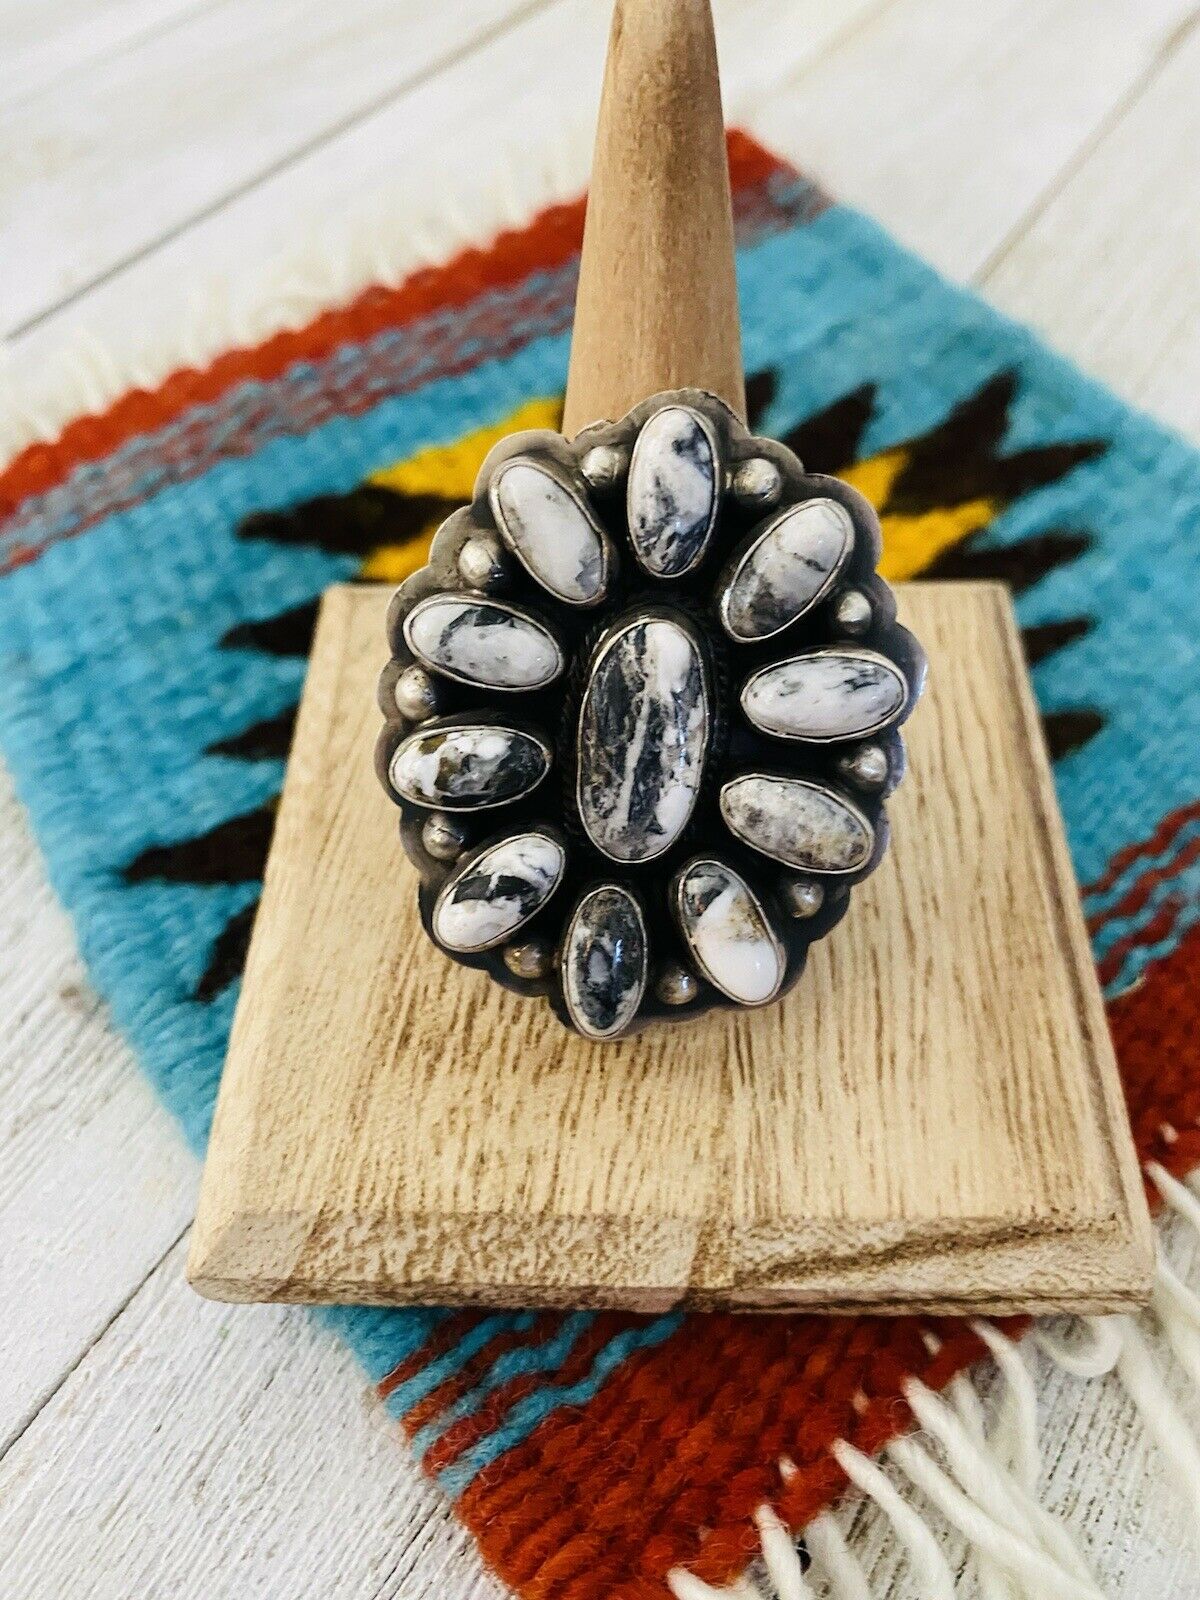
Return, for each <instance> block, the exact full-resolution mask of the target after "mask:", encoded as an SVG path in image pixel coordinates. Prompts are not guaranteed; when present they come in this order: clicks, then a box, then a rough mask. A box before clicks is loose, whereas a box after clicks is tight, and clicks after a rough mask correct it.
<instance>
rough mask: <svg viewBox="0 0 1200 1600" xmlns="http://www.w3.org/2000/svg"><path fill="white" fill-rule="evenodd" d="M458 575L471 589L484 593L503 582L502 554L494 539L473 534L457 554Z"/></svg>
mask: <svg viewBox="0 0 1200 1600" xmlns="http://www.w3.org/2000/svg"><path fill="white" fill-rule="evenodd" d="M458 575H459V577H460V578H461V579H462V581H463V582H464V583H465V584H466V585H467V586H468V588H471V589H481V590H484V591H485V592H486V591H487V590H489V589H495V588H498V587H499V585H500V584H501V583H503V581H504V576H505V572H504V554H503V552H502V551H501V549H500V546H499V545H498V544H497V543H496V541H495V540H494V539H488V538H485V537H484V535H483V534H475V535H473V536H472V537H471V538H470V539H468V540H467V542H466V543H465V544H464V545H463V547H462V549H461V550H460V551H459V552H458Z"/></svg>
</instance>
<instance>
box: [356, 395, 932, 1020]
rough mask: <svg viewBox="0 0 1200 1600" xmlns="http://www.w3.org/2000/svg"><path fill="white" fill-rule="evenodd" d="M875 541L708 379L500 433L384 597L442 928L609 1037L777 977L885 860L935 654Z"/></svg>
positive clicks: (387, 781)
mask: <svg viewBox="0 0 1200 1600" xmlns="http://www.w3.org/2000/svg"><path fill="white" fill-rule="evenodd" d="M879 555H880V535H879V523H878V520H877V519H876V516H875V513H874V512H873V510H872V509H871V507H870V505H869V504H868V502H867V501H866V500H865V499H864V498H863V497H862V495H860V494H859V493H858V492H857V491H856V490H855V489H853V488H851V487H850V485H849V484H846V483H843V482H842V481H841V480H840V479H837V478H831V477H825V476H821V475H817V474H811V473H806V472H805V471H804V469H803V467H802V466H801V464H800V462H799V461H798V460H797V458H796V457H795V455H794V454H793V453H792V452H791V451H790V450H788V449H787V448H786V447H785V446H783V445H781V444H778V443H777V442H776V441H774V440H771V439H763V438H756V437H754V436H753V435H752V434H750V433H749V432H748V430H747V429H746V428H745V426H744V425H743V424H742V423H741V422H740V421H739V420H738V419H737V418H736V417H735V416H734V415H733V413H732V412H731V411H730V410H729V409H728V407H726V406H725V405H724V404H723V403H722V402H721V401H719V400H717V399H716V398H715V397H714V396H713V395H710V394H706V393H704V392H702V391H700V390H696V389H683V390H678V391H675V392H672V393H667V394H659V395H655V396H653V397H652V398H651V399H649V400H645V401H643V402H642V403H641V404H640V405H638V406H635V407H634V409H633V410H632V411H631V412H629V414H628V415H627V416H625V417H623V418H622V419H621V421H620V422H601V423H596V424H595V425H594V426H592V427H590V428H587V429H585V430H584V431H583V432H582V433H581V434H579V435H578V437H577V438H575V439H574V440H572V441H568V440H566V439H564V438H563V437H562V436H561V435H560V434H557V433H552V432H549V431H538V432H531V433H520V434H514V435H512V436H510V437H509V438H507V439H505V440H503V441H502V442H501V443H500V444H498V445H497V446H496V447H495V448H494V449H493V450H492V452H491V453H490V454H489V456H488V458H487V460H486V461H485V462H484V464H483V467H482V469H481V470H480V473H479V477H478V480H477V481H476V484H475V492H474V497H473V499H472V501H471V504H470V505H469V506H466V507H464V508H463V509H462V510H461V511H456V512H455V513H454V514H453V516H451V517H450V518H449V519H448V520H447V521H446V522H445V523H443V525H442V527H441V528H440V529H439V530H438V533H437V535H436V537H435V539H434V541H433V547H432V550H431V552H430V559H429V563H428V565H427V566H425V567H423V568H422V569H421V571H419V572H417V573H415V574H414V575H413V576H412V577H411V578H409V579H408V580H407V582H405V583H404V584H402V585H401V587H400V588H399V589H398V590H397V592H396V595H395V597H394V599H393V601H392V604H391V608H390V610H389V613H388V638H389V643H390V647H391V651H392V658H391V660H390V661H389V663H388V665H387V667H386V668H385V669H384V672H383V675H382V677H381V679H380V693H379V701H380V706H381V708H382V710H383V714H384V717H385V719H386V721H385V727H384V729H383V732H382V735H381V737H380V742H379V747H378V769H379V775H380V779H381V781H382V783H383V785H384V788H385V789H386V790H387V792H388V794H389V795H390V796H391V797H392V799H393V800H394V801H395V802H396V804H397V805H398V806H399V807H400V811H401V824H400V834H401V839H402V840H403V843H404V847H405V850H406V851H407V853H408V856H409V858H410V859H411V860H412V861H413V862H414V864H415V865H416V867H417V869H418V871H419V873H420V875H421V889H420V903H421V914H422V919H423V921H424V924H425V927H426V930H427V931H428V933H429V936H430V937H431V938H432V939H433V941H434V942H435V944H437V945H438V946H439V948H440V949H442V950H443V951H445V952H446V954H448V955H450V956H452V957H453V958H454V959H455V960H457V961H461V962H463V963H464V964H466V965H468V966H476V967H484V968H486V969H487V971H488V972H490V973H491V974H492V976H493V977H494V978H495V979H496V980H497V981H498V982H501V983H503V984H506V985H507V986H508V987H510V988H513V989H516V990H518V991H520V992H521V993H524V994H530V995H545V996H546V997H547V998H548V999H549V1001H550V1003H551V1005H552V1006H553V1007H554V1010H555V1011H556V1013H557V1014H558V1016H559V1017H560V1018H561V1019H562V1021H563V1022H565V1023H566V1024H567V1025H568V1026H569V1027H572V1028H574V1029H575V1030H576V1031H577V1032H579V1033H581V1034H584V1035H585V1036H586V1037H588V1038H592V1039H598V1040H601V1039H614V1038H617V1037H619V1036H621V1035H623V1034H628V1033H630V1032H633V1031H635V1030H636V1029H637V1028H639V1027H641V1026H643V1025H644V1024H645V1023H647V1022H651V1021H653V1020H655V1019H657V1018H672V1019H676V1020H678V1019H680V1018H685V1017H692V1016H696V1015H698V1014H699V1013H700V1012H702V1011H703V1010H705V1009H707V1008H708V1007H709V1006H711V1005H726V1006H729V1005H734V1006H761V1005H766V1004H768V1003H769V1002H770V1001H772V1000H774V999H776V998H777V997H778V996H779V995H780V994H782V993H784V992H785V991H786V990H787V989H788V988H789V987H790V986H791V984H792V983H794V982H795V980H796V979H797V978H798V977H799V975H800V972H801V970H802V968H803V966H804V959H805V956H806V954H807V951H808V947H809V945H810V944H811V943H812V942H813V940H814V939H816V938H820V937H821V936H822V935H823V934H825V933H827V932H828V931H829V929H830V928H832V927H833V925H834V924H835V923H836V922H837V921H838V919H839V918H840V917H841V916H842V914H843V912H844V911H845V909H846V905H847V900H848V891H849V889H850V888H851V887H852V886H853V885H854V884H856V883H858V882H860V881H861V880H862V879H863V878H864V877H866V876H867V874H868V873H869V872H871V871H872V870H873V869H874V868H875V867H876V866H877V865H878V863H879V860H880V858H881V856H882V854H883V851H884V849H885V847H886V843H887V822H886V818H885V815H884V801H885V799H886V798H887V796H888V795H889V794H890V793H891V791H892V790H893V789H894V788H895V786H896V784H897V783H898V782H899V781H900V778H901V776H902V774H903V771H904V749H903V745H902V743H901V738H900V734H899V731H898V730H899V727H900V725H901V723H903V722H904V720H905V718H906V717H907V716H908V715H909V713H910V712H911V710H912V708H913V706H914V705H915V703H916V700H917V698H918V696H919V695H920V692H921V688H922V685H923V682H924V676H925V662H924V656H923V654H922V652H921V649H920V646H919V645H918V644H917V642H916V640H915V639H914V638H913V637H912V635H911V634H910V633H909V632H908V631H907V630H906V629H904V628H902V627H900V626H899V624H898V623H897V622H896V606H895V600H894V597H893V595H892V593H891V591H890V589H889V588H888V586H887V585H886V584H885V583H884V582H883V580H882V579H881V578H880V577H879V576H878V574H877V573H876V571H875V568H876V564H877V562H878V560H879Z"/></svg>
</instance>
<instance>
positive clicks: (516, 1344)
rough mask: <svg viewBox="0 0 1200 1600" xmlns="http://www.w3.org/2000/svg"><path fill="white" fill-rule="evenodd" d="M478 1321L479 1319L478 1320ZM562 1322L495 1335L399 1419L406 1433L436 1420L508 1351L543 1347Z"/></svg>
mask: <svg viewBox="0 0 1200 1600" xmlns="http://www.w3.org/2000/svg"><path fill="white" fill-rule="evenodd" d="M476 1320H478V1317H477V1319H476ZM561 1321H562V1318H561V1317H560V1316H557V1315H547V1316H544V1317H538V1318H537V1319H536V1320H535V1321H534V1323H533V1325H532V1327H529V1328H526V1329H525V1331H524V1332H523V1333H518V1332H515V1331H514V1330H512V1329H509V1330H508V1331H507V1332H506V1333H498V1334H496V1336H495V1337H494V1338H492V1339H489V1340H488V1342H487V1343H486V1344H485V1345H484V1346H483V1347H482V1348H481V1349H479V1350H477V1351H476V1352H475V1354H474V1355H473V1356H472V1357H471V1359H470V1360H469V1361H467V1362H466V1363H465V1364H464V1365H463V1366H462V1367H461V1368H460V1370H459V1371H458V1372H456V1373H454V1374H453V1375H452V1376H451V1377H449V1378H447V1379H446V1380H445V1381H444V1382H442V1383H439V1384H438V1386H437V1388H436V1389H433V1390H431V1391H430V1393H429V1394H427V1395H426V1396H425V1398H424V1399H423V1400H418V1401H417V1403H416V1405H415V1406H413V1408H412V1409H411V1411H407V1412H405V1414H404V1416H403V1418H402V1419H401V1420H402V1421H403V1423H404V1428H405V1431H406V1432H407V1433H409V1434H414V1433H416V1432H417V1431H418V1429H420V1428H423V1427H424V1426H425V1424H426V1423H427V1422H432V1421H433V1419H434V1418H435V1417H436V1416H439V1415H440V1414H441V1413H442V1412H443V1411H446V1410H447V1409H448V1408H449V1407H450V1406H452V1405H453V1404H454V1402H455V1401H456V1400H458V1399H460V1398H461V1397H462V1396H463V1395H464V1394H466V1393H467V1392H468V1391H469V1390H471V1389H473V1388H474V1387H475V1385H476V1384H477V1383H478V1382H479V1381H480V1380H481V1379H482V1378H483V1377H484V1375H485V1374H486V1372H487V1370H488V1368H489V1367H490V1366H491V1365H492V1363H493V1361H498V1360H499V1359H500V1357H501V1356H502V1355H504V1354H506V1353H507V1352H508V1351H509V1350H520V1349H523V1348H525V1347H526V1346H532V1345H537V1344H541V1343H543V1342H544V1341H545V1340H546V1339H548V1338H550V1337H552V1335H553V1334H554V1332H555V1331H556V1329H557V1328H558V1327H559V1325H560V1324H561Z"/></svg>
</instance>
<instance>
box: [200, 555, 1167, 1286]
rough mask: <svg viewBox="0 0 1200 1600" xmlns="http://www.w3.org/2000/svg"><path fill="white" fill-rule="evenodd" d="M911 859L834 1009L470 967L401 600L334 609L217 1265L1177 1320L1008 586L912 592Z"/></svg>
mask: <svg viewBox="0 0 1200 1600" xmlns="http://www.w3.org/2000/svg"><path fill="white" fill-rule="evenodd" d="M903 595H904V598H903V603H902V616H904V617H905V619H906V620H907V621H908V622H909V624H910V625H911V626H912V627H913V628H914V629H915V631H916V632H917V634H918V636H919V637H920V638H921V639H922V640H923V641H924V643H925V646H926V648H927V650H928V652H929V657H930V660H931V663H932V671H931V687H930V690H929V694H928V697H927V700H926V701H925V702H923V704H922V706H921V707H920V708H919V709H918V711H917V713H916V715H915V717H914V719H913V721H912V723H911V724H910V738H909V748H910V755H911V770H910V774H909V777H908V779H907V780H906V782H905V784H904V785H903V786H902V787H901V789H900V791H899V792H898V794H897V796H896V797H895V799H894V800H893V801H892V802H891V806H890V810H891V816H892V823H893V844H892V847H891V850H890V852H889V855H888V856H887V857H886V858H885V861H884V864H883V866H882V867H881V868H880V869H879V871H878V872H877V873H876V874H875V875H874V877H872V878H871V879H870V880H869V881H868V882H867V883H866V884H865V885H863V886H862V887H861V888H859V889H858V890H856V891H855V893H854V896H853V898H852V903H851V908H850V911H849V913H848V915H847V917H846V919H845V920H844V922H843V923H842V924H841V925H840V926H839V927H838V928H837V929H835V931H834V932H833V934H832V935H831V936H830V937H829V938H828V939H827V940H825V941H824V942H823V943H821V944H819V945H817V946H815V947H814V949H813V952H812V955H811V958H810V965H809V968H808V970H807V972H806V973H805V976H804V978H803V980H802V981H801V983H800V984H799V985H798V986H797V988H796V989H795V990H794V991H793V992H792V994H791V995H790V996H788V997H787V998H786V999H785V1000H784V1001H782V1002H781V1003H780V1004H779V1005H776V1006H772V1007H768V1008H766V1009H764V1010H762V1011H757V1012H740V1013H732V1012H726V1013H714V1014H711V1015H710V1016H708V1017H706V1018H703V1019H698V1020H697V1021H696V1023H695V1024H694V1025H692V1026H678V1027H672V1026H660V1027H656V1028H651V1029H648V1030H646V1031H645V1032H644V1033H642V1034H640V1035H638V1036H637V1037H636V1038H634V1039H632V1040H627V1041H623V1042H620V1043H617V1044H608V1045H604V1044H595V1043H590V1042H588V1041H585V1040H583V1039H580V1038H578V1037H576V1036H574V1035H572V1034H570V1033H568V1032H567V1031H566V1030H564V1029H563V1028H562V1027H561V1025H560V1024H559V1023H558V1022H557V1021H556V1020H555V1019H554V1018H553V1017H552V1015H551V1014H550V1012H549V1010H548V1008H547V1007H545V1006H544V1005H542V1004H540V1003H537V1002H532V1001H529V1000H526V999H523V998H521V997H518V996H516V995H513V994H511V993H509V992H508V991H506V990H503V989H501V988H500V987H499V986H498V985H496V984H494V983H492V982H491V981H490V980H489V979H488V978H487V977H486V975H485V974H483V973H481V972H474V971H468V970H466V969H463V968H461V967H459V966H457V965H455V964H454V963H451V962H450V961H448V960H446V959H445V957H444V956H442V955H441V953H440V952H438V951H437V950H436V949H435V948H434V947H433V946H432V945H431V943H430V942H429V941H428V939H427V938H426V937H425V935H424V933H423V930H422V928H421V926H420V920H419V916H418V912H417V906H416V875H415V873H414V872H413V870H412V869H411V868H410V867H409V865H408V863H407V862H406V860H405V859H404V857H403V855H402V853H401V850H400V847H399V844H398V841H397V840H396V837H395V819H394V815H393V812H392V808H391V807H390V806H389V804H388V803H387V801H386V799H385V798H384V796H383V795H382V793H381V792H380V791H379V789H378V786H377V784H376V781H375V778H374V774H373V772H372V770H371V762H370V748H371V744H372V741H373V738H374V734H375V732H376V723H377V718H378V713H377V711H376V709H375V705H374V699H373V695H372V685H373V682H374V678H375V674H376V670H377V668H378V664H379V660H380V657H381V651H382V648H383V646H382V640H383V636H384V634H383V617H384V610H385V605H386V599H385V596H384V595H383V594H381V593H379V592H378V591H376V590H373V589H366V588H355V587H350V586H347V587H343V588H340V589H335V590H332V591H331V592H330V594H329V595H328V596H327V598H326V601H325V604H324V609H323V613H322V619H321V624H320V628H319V630H318V635H317V640H316V644H315V647H314V653H313V658H312V663H311V666H310V669H309V677H308V682H307V686H306V691H305V697H304V702H303V705H302V709H301V714H300V720H299V724H298V727H297V732H296V739H295V744H294V746H293V750H292V755H291V759H290V763H289V767H288V778H287V783H286V785H285V789H284V796H283V801H282V804H281V809H280V815H279V821H278V825H277V830H276V838H275V844H274V848H273V850H272V855H271V860H270V863H269V865H268V870H267V879H266V886H265V889H264V894H263V899H262V905H261V908H260V911H259V915H258V922H257V926H256V930H255V935H254V941H253V945H252V948H251V953H250V960H249V965H248V967H247V972H246V978H245V982H244V986H243V991H242V996H241V1001H240V1004H239V1007H238V1012H237V1017H236V1019H235V1022H234V1029H233V1037H232V1042H231V1046H230V1054H229V1059H228V1063H227V1065H226V1070H225V1076H224V1080H223V1083H222V1089H221V1096H220V1100H219V1103H218V1109H217V1115H216V1122H215V1126H214V1130H213V1137H212V1141H211V1145H210V1149H209V1156H208V1165H207V1169H206V1172H205V1177H204V1181H203V1184H202V1188H201V1199H200V1207H199V1212H198V1215H197V1220H196V1227H195V1231H194V1234H193V1240H192V1251H191V1258H190V1263H189V1275H190V1277H191V1280H192V1282H193V1283H194V1284H195V1286H196V1287H197V1288H198V1289H200V1290H201V1292H202V1293H204V1294H207V1295H211V1296H214V1297H217V1298H229V1299H245V1300H314V1301H325V1300H352V1301H360V1300H361V1301H372V1302H375V1301H377V1302H385V1303H388V1302H405V1301H417V1302H424V1301H436V1302H471V1301H476V1300H480V1301H485V1302H487V1303H489V1304H514V1305H612V1306H628V1307H633V1308H636V1309H640V1310H652V1309H660V1308H663V1307H667V1306H671V1305H675V1304H678V1303H685V1304H688V1305H693V1306H705V1307H711V1306H735V1307H755V1308H765V1309H780V1308H791V1307H800V1306H806V1307H821V1308H823V1309H828V1310H849V1309H852V1308H854V1307H857V1306H861V1305H864V1304H869V1305H870V1306H872V1307H873V1308H881V1309H888V1310H901V1309H911V1308H914V1307H922V1308H926V1309H932V1308H939V1309H951V1308H953V1309H959V1310H962V1309H971V1308H974V1309H980V1310H982V1309H988V1310H993V1311H999V1310H1005V1311H1007V1310H1013V1309H1032V1308H1035V1307H1036V1308H1041V1309H1047V1308H1056V1309H1064V1308H1071V1309H1084V1308H1086V1309H1089V1310H1111V1309H1113V1308H1115V1307H1118V1306H1122V1305H1128V1304H1133V1303H1137V1302H1139V1301H1143V1300H1144V1299H1145V1297H1146V1295H1147V1293H1148V1288H1149V1281H1150V1276H1149V1275H1150V1230H1149V1221H1148V1217H1147V1215H1146V1211H1145V1206H1144V1202H1143V1200H1142V1197H1141V1186H1140V1182H1139V1180H1138V1175H1137V1171H1136V1164H1135V1160H1134V1156H1133V1150H1132V1146H1131V1144H1130V1141H1129V1135H1128V1130H1127V1126H1126V1123H1125V1118H1124V1111H1123V1107H1122V1102H1121V1099H1120V1094H1119V1090H1118V1086H1117V1078H1116V1068H1115V1063H1114V1060H1113V1057H1112V1051H1111V1046H1110V1044H1109V1038H1108V1032H1107V1028H1106V1026H1105V1022H1104V1015H1103V1011H1102V1008H1101V1002H1100V996H1099V991H1098V989H1097V987H1096V980H1095V976H1094V970H1093V966H1092V962H1091V958H1090V953H1089V949H1088V943H1087V938H1086V935H1085V931H1084V927H1083V922H1082V917H1081V915H1080V911H1079V907H1078V902H1077V899H1076V894H1075V888H1074V882H1073V879H1072V876H1071V871H1070V865H1069V861H1068V858H1067V854H1066V849H1065V845H1064V844H1063V841H1062V835H1061V824H1060V821H1059V817H1058V812H1057V808H1056V805H1055V802H1054V798H1053V790H1052V787H1051V782H1050V777H1049V771H1048V766H1047V763H1046V759H1045V755H1044V753H1043V750H1042V745H1041V737H1040V733H1039V730H1038V725H1037V720H1036V715H1035V713H1034V710H1033V705H1032V700H1031V697H1030V694H1029V690H1028V685H1027V680H1026V676H1025V672H1024V668H1023V666H1022V663H1021V660H1020V652H1019V647H1018V643H1017V638H1016V632H1015V628H1014V625H1013V622H1012V618H1011V611H1010V608H1009V604H1008V600H1007V596H1006V594H1005V591H1004V590H1003V589H1002V588H1000V587H999V586H995V585H910V586H908V587H907V588H906V589H905V590H904V591H903Z"/></svg>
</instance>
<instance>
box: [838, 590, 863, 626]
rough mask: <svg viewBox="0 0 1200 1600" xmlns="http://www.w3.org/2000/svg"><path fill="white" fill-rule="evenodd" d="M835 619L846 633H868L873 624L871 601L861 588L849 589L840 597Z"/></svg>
mask: <svg viewBox="0 0 1200 1600" xmlns="http://www.w3.org/2000/svg"><path fill="white" fill-rule="evenodd" d="M833 619H834V621H835V622H836V623H837V625H838V627H839V628H841V629H842V630H843V632H845V633H853V634H857V633H866V631H867V629H868V628H869V627H870V626H871V602H870V601H869V600H868V599H867V597H866V595H865V594H863V592H862V590H861V589H847V590H846V592H845V593H844V594H842V595H840V596H839V597H838V603H837V605H836V606H834V608H833Z"/></svg>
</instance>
